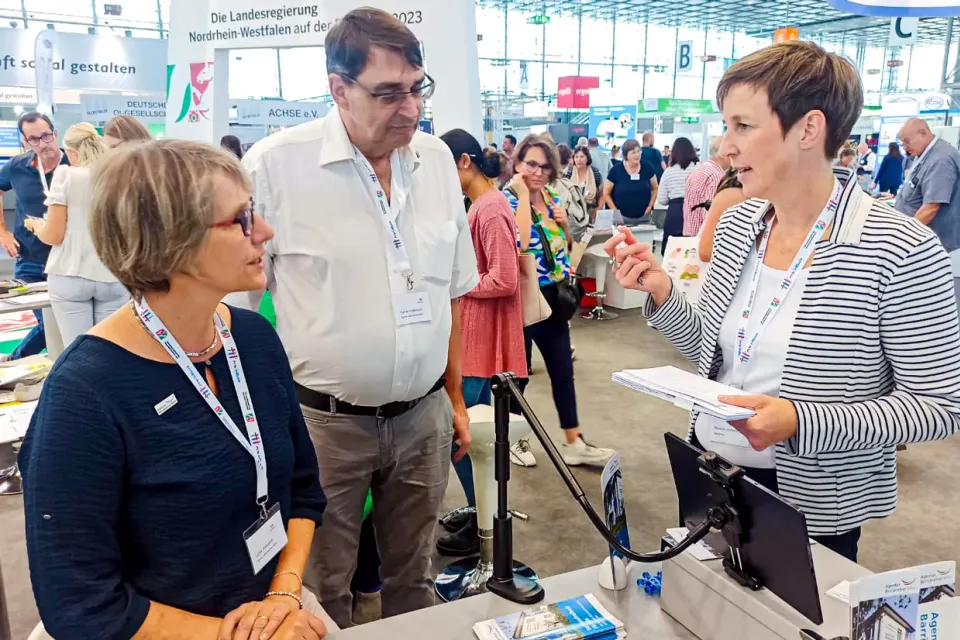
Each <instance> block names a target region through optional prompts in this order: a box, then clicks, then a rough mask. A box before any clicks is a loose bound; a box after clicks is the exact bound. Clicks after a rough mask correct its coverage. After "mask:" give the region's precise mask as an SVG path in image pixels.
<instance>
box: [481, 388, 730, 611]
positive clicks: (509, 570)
mask: <svg viewBox="0 0 960 640" xmlns="http://www.w3.org/2000/svg"><path fill="white" fill-rule="evenodd" d="M490 385H491V390H492V391H493V401H494V404H493V406H494V422H495V427H496V440H495V442H494V476H495V477H496V480H497V513H496V515H495V516H494V518H493V576H491V578H490V579H489V580H488V581H487V589H488V590H489V591H491V592H493V593H495V594H497V595H498V596H500V597H502V598H505V599H507V600H510V601H512V602H517V603H519V604H532V603H535V602H540V601H541V600H542V599H543V596H544V592H543V587H542V586H540V585H539V584H538V583H537V582H535V581H533V580H530V579H527V578H522V577H520V576H517V575H515V574H514V571H513V517H512V516H511V515H510V512H509V511H508V490H507V485H508V483H509V481H510V399H511V398H512V399H514V400H516V401H517V404H518V405H519V407H520V413H521V414H522V415H523V417H524V418H525V419H526V421H527V422H528V423H529V424H530V428H531V429H532V430H533V433H534V435H536V436H537V440H539V441H540V444H541V445H543V448H544V450H545V451H546V453H547V457H548V458H550V462H552V463H553V466H554V467H555V468H556V469H557V471H558V472H559V473H560V477H562V478H563V481H564V483H566V485H567V488H568V489H569V490H570V493H571V494H573V497H574V498H575V499H576V501H577V502H578V503H579V504H580V508H581V509H583V511H584V513H586V514H587V517H588V518H589V519H590V522H591V523H592V524H593V526H594V528H595V529H596V530H597V531H598V532H600V535H602V536H603V538H604V539H605V540H606V541H607V543H608V544H610V546H612V547H613V548H614V549H616V550H617V551H618V552H620V553H621V554H623V556H624V557H625V558H628V559H630V560H634V561H636V562H645V563H649V562H666V561H667V560H670V559H671V558H674V557H676V556H678V555H680V554H681V553H683V552H684V551H686V550H687V549H689V548H690V547H691V546H693V545H694V544H696V543H697V542H699V541H700V540H702V539H703V538H704V537H705V536H706V535H707V534H708V533H709V532H710V530H711V529H717V530H723V529H725V528H727V527H728V526H729V525H731V524H733V525H734V526H735V527H736V523H737V519H738V517H739V516H738V514H737V513H736V511H734V510H733V509H731V508H730V506H729V505H726V504H722V505H717V506H715V507H712V508H711V509H710V510H709V511H708V512H707V515H706V520H704V521H703V522H702V523H700V524H699V525H697V526H696V527H694V528H693V530H691V531H690V533H689V535H687V537H686V538H684V539H683V540H682V541H681V542H679V543H678V544H676V545H675V546H673V547H670V548H668V549H666V550H664V551H660V552H656V553H637V552H636V551H633V550H632V549H628V548H626V547H625V546H623V545H622V544H620V542H619V541H618V540H617V538H616V537H615V536H614V535H613V533H612V532H611V531H610V530H609V529H608V528H607V524H606V522H604V520H603V518H601V517H600V516H599V515H598V514H597V512H596V510H594V508H593V506H592V505H591V504H590V501H589V500H587V496H586V494H585V493H584V491H583V487H581V486H580V483H579V482H578V481H577V478H576V476H574V475H573V472H571V471H570V467H568V466H567V463H565V462H564V461H563V458H562V457H561V455H560V452H559V451H558V450H557V446H556V445H555V444H554V443H553V440H551V439H550V436H549V435H548V434H547V431H546V429H545V428H544V426H543V424H542V423H541V422H540V419H539V418H537V416H536V414H534V413H533V409H532V408H531V407H530V405H529V404H528V403H527V401H526V399H525V398H524V397H523V394H522V393H521V392H520V389H519V388H518V387H517V384H516V376H515V375H514V374H512V373H500V374H497V375H495V376H493V378H491V380H490Z"/></svg>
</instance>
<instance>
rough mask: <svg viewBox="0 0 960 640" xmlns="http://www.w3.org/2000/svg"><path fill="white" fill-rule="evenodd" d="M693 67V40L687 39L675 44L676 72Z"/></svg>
mask: <svg viewBox="0 0 960 640" xmlns="http://www.w3.org/2000/svg"><path fill="white" fill-rule="evenodd" d="M692 68H693V41H692V40H688V41H686V42H681V43H680V44H679V45H677V73H683V72H685V71H690V70H691V69H692Z"/></svg>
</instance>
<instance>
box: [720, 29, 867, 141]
mask: <svg viewBox="0 0 960 640" xmlns="http://www.w3.org/2000/svg"><path fill="white" fill-rule="evenodd" d="M738 85H747V86H750V87H753V88H754V89H763V90H764V91H766V92H767V101H768V102H769V104H770V109H771V111H773V112H774V113H775V114H777V119H778V120H780V126H781V127H782V128H783V134H784V136H786V134H787V132H788V131H789V130H790V129H791V128H793V125H795V124H797V122H799V121H800V118H802V117H803V116H804V115H806V114H807V113H809V112H811V111H820V112H822V113H823V116H824V118H825V119H826V121H827V135H826V139H825V141H824V149H823V152H824V155H826V157H827V158H833V157H835V156H836V154H837V150H838V149H839V148H840V146H841V145H842V144H843V143H844V142H845V141H846V139H847V136H849V135H850V131H852V130H853V125H854V124H855V123H856V121H857V118H859V117H860V112H861V111H862V110H863V83H862V82H861V81H860V74H859V73H857V68H856V67H855V66H854V65H853V63H852V62H850V61H849V60H847V59H846V58H843V57H842V56H839V55H837V54H835V53H827V52H826V51H824V50H823V49H822V48H821V47H819V46H817V45H816V44H814V43H812V42H803V41H800V40H793V41H790V42H781V43H778V44H775V45H772V46H769V47H766V48H764V49H760V50H759V51H756V52H754V53H751V54H750V55H748V56H746V57H744V58H741V59H740V60H739V61H737V62H736V63H734V64H733V66H731V67H730V68H729V69H727V72H726V73H724V74H723V78H722V79H721V80H720V84H719V85H718V86H717V104H718V105H719V106H720V107H721V108H723V101H724V100H725V99H726V97H727V95H728V94H729V93H730V90H731V89H732V88H733V87H735V86H738Z"/></svg>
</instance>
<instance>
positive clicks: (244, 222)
mask: <svg viewBox="0 0 960 640" xmlns="http://www.w3.org/2000/svg"><path fill="white" fill-rule="evenodd" d="M235 224H238V225H240V230H241V231H243V235H245V236H247V237H248V238H249V237H250V236H252V235H253V224H254V215H253V198H250V207H249V208H247V209H244V210H243V211H241V212H240V213H238V214H237V217H236V218H234V219H233V220H224V221H223V222H214V223H213V224H211V225H210V228H211V229H226V228H227V227H232V226H233V225H235Z"/></svg>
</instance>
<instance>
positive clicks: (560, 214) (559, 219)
mask: <svg viewBox="0 0 960 640" xmlns="http://www.w3.org/2000/svg"><path fill="white" fill-rule="evenodd" d="M553 219H554V221H555V222H556V223H557V224H558V225H560V226H561V227H565V226H567V221H568V218H567V210H566V209H564V208H563V207H554V208H553Z"/></svg>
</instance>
